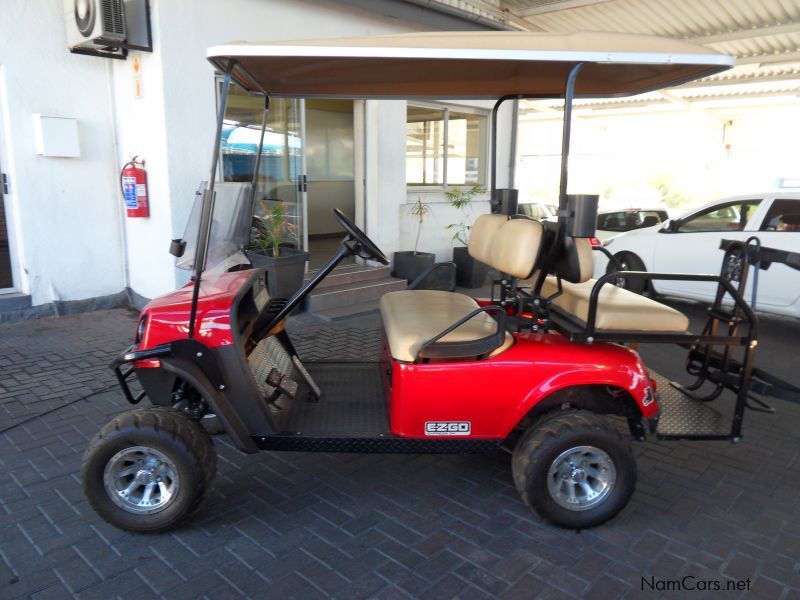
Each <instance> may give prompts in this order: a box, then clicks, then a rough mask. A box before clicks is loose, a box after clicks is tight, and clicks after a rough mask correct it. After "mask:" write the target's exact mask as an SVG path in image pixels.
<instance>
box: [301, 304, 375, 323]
mask: <svg viewBox="0 0 800 600" xmlns="http://www.w3.org/2000/svg"><path fill="white" fill-rule="evenodd" d="M379 308H380V304H379V301H378V300H369V301H368V302H358V303H356V304H350V305H348V306H340V307H338V308H329V309H327V310H322V311H320V312H313V313H310V314H311V315H313V316H314V317H317V318H318V319H319V320H320V321H323V322H325V323H331V322H333V321H340V320H342V319H349V318H351V317H358V316H360V315H367V314H371V313H374V312H377V311H378V310H379Z"/></svg>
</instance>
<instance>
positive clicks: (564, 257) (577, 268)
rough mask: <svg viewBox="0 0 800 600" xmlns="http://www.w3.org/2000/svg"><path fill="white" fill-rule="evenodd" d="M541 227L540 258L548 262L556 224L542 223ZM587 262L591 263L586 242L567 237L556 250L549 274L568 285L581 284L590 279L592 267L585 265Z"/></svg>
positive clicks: (554, 238) (582, 239)
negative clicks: (568, 283)
mask: <svg viewBox="0 0 800 600" xmlns="http://www.w3.org/2000/svg"><path fill="white" fill-rule="evenodd" d="M542 225H544V231H545V236H544V243H543V244H542V248H543V251H542V256H543V257H544V260H548V258H549V257H550V256H551V254H550V253H551V252H552V247H553V244H554V243H555V240H556V235H557V232H558V223H555V222H553V221H542ZM587 248H588V255H587ZM587 261H588V262H589V263H591V262H592V255H591V246H589V242H588V240H587V239H586V238H574V237H572V236H569V235H568V236H566V237H565V238H564V239H563V240H562V241H561V247H560V248H559V249H558V255H557V256H556V260H555V264H554V265H553V267H552V268H551V269H550V274H552V275H555V276H556V277H559V278H560V279H563V280H564V281H569V282H570V283H582V282H584V281H586V279H588V278H589V277H591V271H592V267H593V265H592V264H587Z"/></svg>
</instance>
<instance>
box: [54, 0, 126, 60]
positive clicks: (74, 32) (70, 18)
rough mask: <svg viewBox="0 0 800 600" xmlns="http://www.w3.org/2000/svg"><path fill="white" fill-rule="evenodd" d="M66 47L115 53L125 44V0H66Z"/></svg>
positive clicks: (78, 50)
mask: <svg viewBox="0 0 800 600" xmlns="http://www.w3.org/2000/svg"><path fill="white" fill-rule="evenodd" d="M63 2H64V23H65V25H66V27H67V46H68V47H69V49H70V50H72V51H73V52H81V51H84V52H85V51H89V52H100V53H113V52H116V51H119V49H120V48H121V47H122V46H123V44H124V43H125V37H126V33H125V3H124V2H123V0H63Z"/></svg>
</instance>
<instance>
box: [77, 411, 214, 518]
mask: <svg viewBox="0 0 800 600" xmlns="http://www.w3.org/2000/svg"><path fill="white" fill-rule="evenodd" d="M216 466H217V455H216V453H215V451H214V444H213V443H212V442H211V439H210V438H209V437H208V434H207V433H206V432H205V431H203V429H202V427H200V426H199V425H197V424H196V423H195V422H193V421H191V420H189V419H188V418H186V417H184V416H183V415H181V414H180V413H178V412H176V411H174V410H171V409H166V408H157V407H153V408H144V409H137V410H131V411H128V412H126V413H123V414H121V415H119V416H118V417H116V418H115V419H114V420H113V421H111V422H110V423H109V424H108V425H106V426H105V427H103V429H102V430H101V431H100V433H98V434H97V436H95V438H94V439H93V440H92V442H91V444H90V445H89V447H88V448H87V449H86V452H85V453H84V455H83V464H82V465H81V482H82V486H83V493H84V495H85V496H86V499H87V500H88V501H89V504H90V505H91V506H92V508H93V509H94V510H95V512H97V514H98V515H100V516H101V517H102V518H103V519H105V520H106V521H108V522H109V523H111V524H112V525H114V526H116V527H119V528H120V529H124V530H126V531H136V532H140V533H155V532H160V531H166V530H168V529H171V528H173V527H176V526H177V525H179V524H180V523H181V522H182V521H184V520H185V519H187V518H188V517H189V516H191V514H192V513H194V512H195V511H196V510H197V508H198V507H199V506H200V504H201V503H202V501H203V499H204V498H205V497H206V495H207V494H208V492H209V490H210V489H211V484H212V482H213V480H214V475H215V473H216Z"/></svg>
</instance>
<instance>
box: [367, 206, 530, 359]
mask: <svg viewBox="0 0 800 600" xmlns="http://www.w3.org/2000/svg"><path fill="white" fill-rule="evenodd" d="M542 235H543V229H542V225H541V223H539V222H537V221H529V220H511V221H509V220H508V217H506V216H505V215H483V216H481V217H478V219H476V220H475V224H474V226H473V228H472V232H471V235H470V243H469V253H470V255H471V256H472V257H473V258H475V259H477V260H480V261H481V262H485V263H487V264H489V265H490V266H492V267H494V268H496V269H498V270H501V271H503V272H505V273H509V274H511V275H513V276H515V277H520V278H525V277H529V276H530V274H531V272H532V270H533V268H534V266H535V264H536V260H537V259H538V257H539V251H540V247H541V242H542ZM380 307H381V317H382V318H383V326H384V329H385V331H386V339H387V342H388V344H389V351H390V352H391V354H392V357H393V358H394V359H395V360H400V361H404V362H414V361H415V360H417V354H418V353H419V351H420V348H422V345H423V344H424V343H425V342H427V341H428V340H430V339H431V338H433V337H435V336H436V335H438V334H440V333H441V332H442V331H444V330H445V329H447V328H448V327H450V326H451V325H453V324H455V323H456V322H458V321H459V320H460V319H463V318H464V317H466V316H467V315H468V314H469V313H471V312H472V311H474V310H475V309H477V308H478V303H477V302H475V300H473V299H472V298H470V297H469V296H466V295H464V294H458V293H456V292H441V291H436V290H403V291H400V292H391V293H389V294H386V295H384V296H383V297H382V298H381V302H380ZM495 331H497V321H495V320H494V319H493V318H492V317H491V316H490V315H489V314H488V313H479V314H477V315H475V316H474V317H473V318H472V319H470V320H469V321H467V322H465V323H464V324H463V325H461V326H460V327H458V328H457V329H455V330H453V331H451V332H450V333H449V334H447V335H446V336H445V337H443V338H442V339H441V340H440V341H441V342H442V343H446V342H471V341H477V340H480V339H483V338H486V337H488V336H490V335H491V334H492V333H494V332H495ZM513 341H514V339H513V337H512V336H511V335H510V334H508V333H506V334H505V338H504V342H503V343H502V344H501V345H500V346H499V347H497V348H494V349H493V350H492V351H491V353H490V355H492V356H493V355H495V354H498V353H500V352H502V351H504V350H506V349H507V348H509V347H510V346H511V344H512V343H513Z"/></svg>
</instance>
